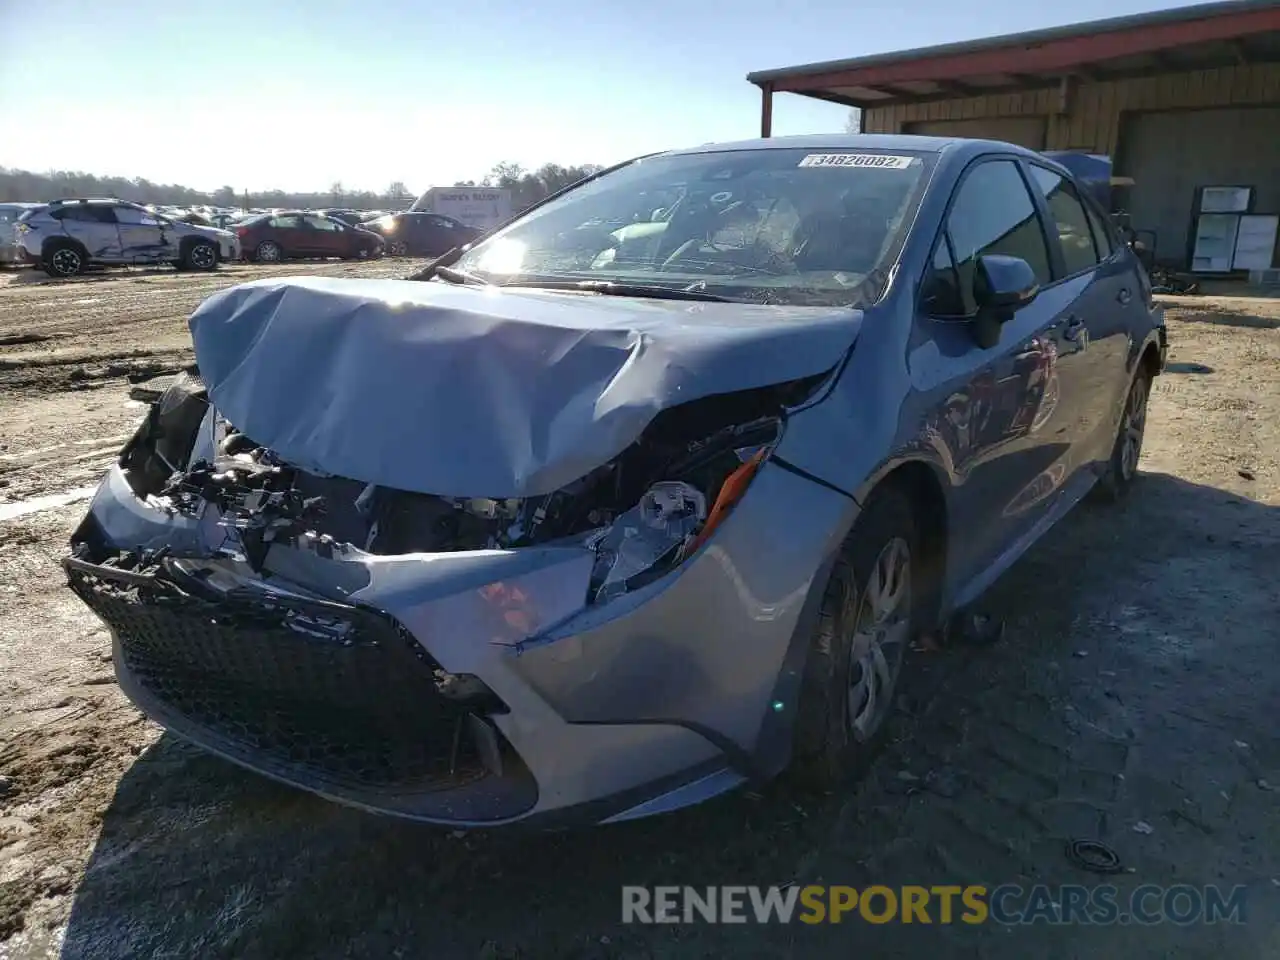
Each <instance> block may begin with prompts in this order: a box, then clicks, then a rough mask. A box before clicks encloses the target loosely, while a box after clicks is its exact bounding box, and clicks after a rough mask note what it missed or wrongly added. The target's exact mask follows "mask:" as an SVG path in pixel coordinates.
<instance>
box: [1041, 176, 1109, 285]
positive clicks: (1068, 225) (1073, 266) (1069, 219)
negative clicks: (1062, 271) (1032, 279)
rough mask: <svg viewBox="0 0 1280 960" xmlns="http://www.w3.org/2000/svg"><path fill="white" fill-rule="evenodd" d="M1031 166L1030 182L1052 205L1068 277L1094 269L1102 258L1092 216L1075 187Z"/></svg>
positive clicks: (1053, 230)
mask: <svg viewBox="0 0 1280 960" xmlns="http://www.w3.org/2000/svg"><path fill="white" fill-rule="evenodd" d="M1030 167H1031V180H1032V182H1033V183H1034V184H1035V185H1036V187H1037V188H1038V189H1039V190H1040V193H1041V194H1042V195H1043V196H1044V198H1045V201H1046V202H1047V203H1048V205H1049V219H1050V221H1051V223H1050V227H1051V228H1052V232H1054V233H1056V234H1057V237H1058V243H1059V244H1060V245H1061V247H1062V260H1063V264H1064V266H1065V268H1066V276H1068V277H1069V276H1072V275H1074V274H1077V273H1082V272H1084V271H1085V270H1091V269H1093V268H1094V267H1096V266H1097V265H1098V260H1099V259H1101V258H1100V257H1099V256H1098V249H1097V247H1096V246H1095V245H1094V239H1093V227H1092V225H1091V224H1090V223H1089V215H1088V214H1087V213H1086V212H1085V205H1084V201H1082V200H1081V199H1080V194H1079V193H1078V192H1077V191H1076V188H1075V184H1073V183H1072V182H1071V181H1070V180H1068V179H1067V178H1066V177H1064V176H1062V175H1061V174H1059V173H1056V172H1054V171H1053V170H1050V169H1048V168H1046V167H1042V166H1039V165H1038V164H1034V163H1033V164H1031V165H1030Z"/></svg>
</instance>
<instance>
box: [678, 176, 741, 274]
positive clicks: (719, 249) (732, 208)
mask: <svg viewBox="0 0 1280 960" xmlns="http://www.w3.org/2000/svg"><path fill="white" fill-rule="evenodd" d="M708 205H709V206H710V208H711V209H712V210H715V213H714V214H713V216H714V219H713V221H712V222H711V223H709V224H707V226H706V229H705V230H704V231H703V235H702V236H700V237H694V238H691V239H689V240H686V241H685V242H684V243H682V244H680V246H678V247H676V248H675V250H673V251H672V252H671V253H670V255H669V256H668V257H667V258H666V259H665V260H663V261H662V266H661V267H659V268H658V269H659V270H666V269H668V268H669V267H671V266H672V265H674V264H676V263H679V262H680V261H681V260H683V259H684V258H685V257H687V256H688V255H689V253H690V252H691V251H693V250H697V249H699V248H701V247H709V248H710V249H711V251H712V252H713V253H729V252H732V251H734V250H737V249H739V248H738V247H736V246H733V245H721V244H717V243H716V242H715V241H714V240H713V239H712V238H713V237H714V236H715V235H716V233H718V232H719V231H720V230H721V229H722V228H723V227H724V226H725V225H726V224H732V218H733V217H734V215H735V214H736V213H744V212H745V213H747V214H748V216H749V218H750V219H752V220H754V219H755V214H754V212H752V211H751V208H750V206H749V205H748V204H747V202H746V201H744V200H738V201H736V202H735V201H734V198H733V194H732V193H730V192H729V191H728V190H722V191H721V192H719V193H715V194H712V195H711V197H709V198H708ZM717 208H719V209H717ZM694 262H698V261H694ZM699 266H702V267H704V268H705V267H706V266H707V264H705V263H699Z"/></svg>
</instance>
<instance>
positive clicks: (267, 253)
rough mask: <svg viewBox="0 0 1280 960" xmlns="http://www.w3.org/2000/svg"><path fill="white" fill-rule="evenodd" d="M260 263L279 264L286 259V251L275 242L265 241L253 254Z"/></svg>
mask: <svg viewBox="0 0 1280 960" xmlns="http://www.w3.org/2000/svg"><path fill="white" fill-rule="evenodd" d="M253 256H254V259H255V260H257V261H258V262H259V263H279V262H280V261H281V260H283V259H284V250H283V249H281V247H280V244H278V243H276V242H275V241H274V240H263V241H262V242H261V243H260V244H258V246H257V247H256V248H254V252H253Z"/></svg>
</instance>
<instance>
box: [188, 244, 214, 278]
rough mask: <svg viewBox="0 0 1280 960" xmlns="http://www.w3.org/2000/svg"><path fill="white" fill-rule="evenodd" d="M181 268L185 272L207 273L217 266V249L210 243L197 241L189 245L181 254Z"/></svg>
mask: <svg viewBox="0 0 1280 960" xmlns="http://www.w3.org/2000/svg"><path fill="white" fill-rule="evenodd" d="M182 266H183V268H184V269H186V270H201V271H206V272H207V271H209V270H213V269H215V268H216V267H217V266H218V249H217V247H215V246H214V245H213V244H211V243H206V242H204V241H199V242H196V243H193V244H191V245H190V246H188V247H187V249H186V250H185V251H184V252H183V254H182Z"/></svg>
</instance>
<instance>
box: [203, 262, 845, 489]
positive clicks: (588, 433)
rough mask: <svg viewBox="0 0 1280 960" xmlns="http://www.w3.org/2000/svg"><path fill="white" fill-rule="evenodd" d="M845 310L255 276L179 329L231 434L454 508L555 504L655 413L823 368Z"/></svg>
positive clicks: (837, 354) (836, 343) (840, 345)
mask: <svg viewBox="0 0 1280 960" xmlns="http://www.w3.org/2000/svg"><path fill="white" fill-rule="evenodd" d="M861 320H862V315H861V313H859V312H858V311H856V310H852V309H848V308H827V307H784V306H757V305H748V304H740V303H723V304H722V303H702V302H687V301H667V300H639V299H632V298H619V297H607V296H599V295H593V294H585V295H583V294H576V293H570V294H564V293H550V292H545V291H533V290H520V291H517V290H501V291H500V290H497V289H485V288H479V287H463V286H454V285H449V284H445V283H438V282H430V283H421V282H414V281H406V280H345V279H334V278H320V277H303V278H290V279H267V280H259V281H255V282H252V283H247V284H243V285H241V286H238V287H233V288H231V289H229V290H226V291H223V292H221V293H218V294H215V295H214V296H213V297H210V298H209V299H208V300H206V301H205V302H204V303H203V304H202V305H201V306H200V307H199V308H198V309H197V310H196V312H195V313H194V314H192V316H191V320H190V325H191V335H192V339H193V341H194V343H195V352H196V362H197V364H198V365H199V368H200V374H201V378H202V379H203V380H204V382H205V384H206V385H207V386H208V388H209V393H210V397H211V398H212V400H213V403H214V404H215V405H216V406H217V407H218V409H219V410H220V411H221V412H222V414H223V415H224V416H225V417H226V418H227V420H228V421H229V422H231V423H232V424H234V425H235V426H236V427H237V428H239V429H240V430H242V431H243V432H244V433H245V434H246V435H247V436H248V437H250V438H252V439H253V441H254V442H255V443H258V444H262V445H264V446H266V447H269V448H270V449H272V450H273V451H275V452H276V453H277V454H278V455H279V456H281V457H283V458H284V459H285V460H287V461H289V462H291V463H293V464H295V465H297V466H299V467H302V468H303V469H306V470H311V471H314V472H320V473H329V474H335V475H338V476H343V477H347V478H349V479H354V480H361V481H364V482H367V483H375V484H378V485H380V486H386V487H394V488H396V489H400V490H406V491H412V492H418V493H429V494H437V495H441V496H456V497H493V498H509V497H510V498H514V497H529V496H537V495H542V494H547V493H551V492H553V491H555V490H558V489H559V488H561V487H563V486H565V485H566V484H568V483H571V482H572V481H574V480H576V479H578V478H580V477H582V476H584V475H585V474H587V473H588V472H590V471H591V470H593V469H595V468H596V467H598V466H600V465H602V464H604V463H606V462H608V461H609V460H610V459H612V458H613V457H615V456H617V455H618V454H619V453H621V452H622V451H623V450H625V449H626V448H627V447H628V446H629V445H630V444H631V443H633V442H634V441H635V440H636V439H637V438H638V437H639V436H640V434H641V432H642V431H643V430H644V428H645V427H646V426H647V425H648V424H649V422H650V421H651V420H652V419H653V418H654V417H655V416H656V415H657V414H658V413H659V412H661V411H662V410H663V409H665V408H668V407H673V406H676V405H678V404H682V403H687V402H689V401H691V400H696V399H699V398H701V397H706V396H710V395H712V394H719V393H728V392H732V391H736V390H746V389H751V388H755V387H764V386H769V385H771V384H775V383H783V382H785V381H788V380H795V379H799V378H801V377H806V376H812V375H815V374H819V373H822V372H824V371H826V370H829V369H831V368H832V367H833V366H835V365H836V364H837V363H838V362H839V360H840V358H841V356H842V355H843V353H844V352H845V351H846V350H847V349H848V347H849V346H850V344H851V343H852V342H853V340H854V337H855V336H856V333H857V329H858V327H859V325H860V323H861Z"/></svg>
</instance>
